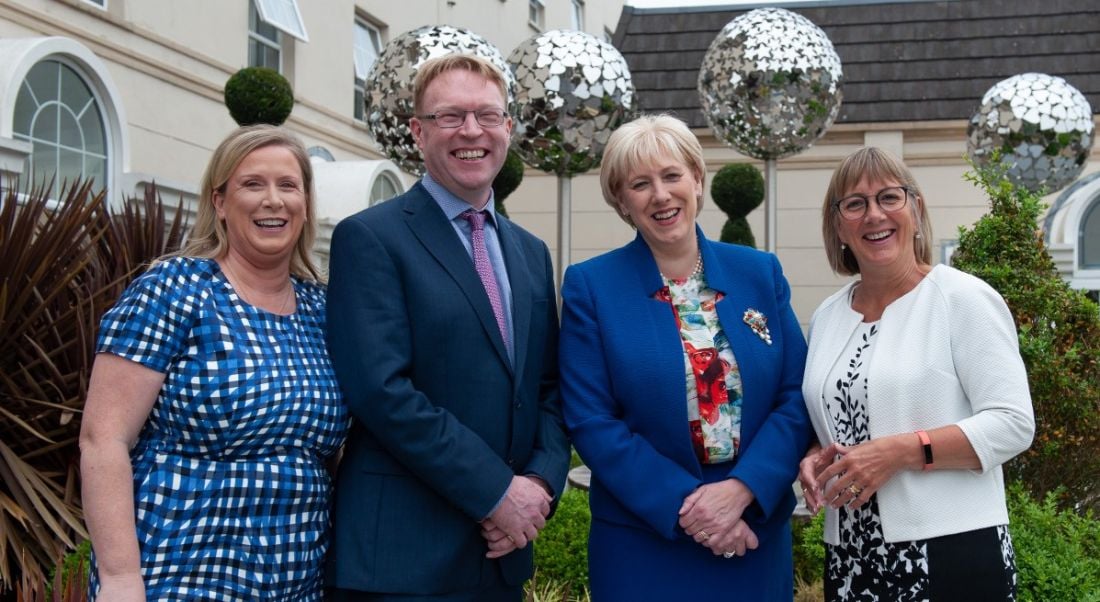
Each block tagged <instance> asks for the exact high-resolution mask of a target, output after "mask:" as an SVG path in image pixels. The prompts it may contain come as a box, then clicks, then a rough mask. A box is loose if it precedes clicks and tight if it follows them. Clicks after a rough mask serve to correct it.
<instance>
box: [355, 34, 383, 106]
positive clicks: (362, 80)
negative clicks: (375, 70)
mask: <svg viewBox="0 0 1100 602" xmlns="http://www.w3.org/2000/svg"><path fill="white" fill-rule="evenodd" d="M381 53H382V32H381V31H380V30H379V29H378V28H377V27H375V26H374V25H371V24H370V23H368V22H366V21H364V20H362V19H356V20H355V43H354V57H353V58H354V63H355V109H354V115H355V119H356V120H358V121H363V120H364V118H365V116H364V114H363V110H364V106H363V104H364V101H365V98H366V83H367V76H368V75H369V74H370V70H371V67H373V66H374V62H375V61H377V60H378V55H379V54H381Z"/></svg>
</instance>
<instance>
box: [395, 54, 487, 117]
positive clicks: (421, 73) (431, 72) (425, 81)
mask: <svg viewBox="0 0 1100 602" xmlns="http://www.w3.org/2000/svg"><path fill="white" fill-rule="evenodd" d="M455 70H463V71H469V72H471V73H474V74H476V75H480V76H481V77H484V78H485V79H487V80H489V81H490V82H492V83H494V84H496V86H497V87H498V88H500V98H501V99H502V100H503V101H504V103H505V104H507V103H508V89H507V88H508V84H507V83H506V82H505V81H504V74H503V73H501V72H500V69H498V68H497V66H496V65H494V64H492V63H490V62H489V61H487V60H485V59H483V58H481V57H479V56H474V55H471V54H457V53H453V54H448V55H445V56H441V57H436V58H434V59H429V60H426V61H424V62H423V63H422V64H421V65H420V66H419V67H417V69H416V76H415V77H414V78H413V111H415V112H416V113H417V114H419V113H420V110H421V109H422V108H423V107H422V106H421V103H423V101H424V92H425V91H426V90H427V89H428V86H429V85H430V84H431V83H432V82H433V81H435V79H436V78H437V77H439V76H440V75H443V74H444V73H447V72H448V71H455ZM504 109H505V110H507V107H504Z"/></svg>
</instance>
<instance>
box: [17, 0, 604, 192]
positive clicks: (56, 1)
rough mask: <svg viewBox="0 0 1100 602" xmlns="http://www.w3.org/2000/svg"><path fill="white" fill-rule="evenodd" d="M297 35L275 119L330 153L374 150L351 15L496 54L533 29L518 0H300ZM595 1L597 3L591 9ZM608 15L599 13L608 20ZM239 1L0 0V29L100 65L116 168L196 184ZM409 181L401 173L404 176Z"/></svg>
mask: <svg viewBox="0 0 1100 602" xmlns="http://www.w3.org/2000/svg"><path fill="white" fill-rule="evenodd" d="M298 4H299V7H300V8H301V11H302V16H303V20H304V21H305V24H306V29H307V33H308V36H309V42H308V43H301V42H297V41H291V40H292V38H289V36H284V37H285V38H286V39H287V40H288V41H287V42H286V43H285V44H284V48H286V49H288V50H289V52H286V53H285V54H284V75H286V76H287V77H288V79H289V80H290V82H291V85H292V86H293V88H294V91H295V99H296V104H295V107H294V112H293V113H292V114H291V116H290V119H289V120H288V122H287V125H288V126H289V127H290V128H291V129H293V130H295V131H296V132H298V133H299V134H300V135H301V136H302V138H303V139H304V140H305V142H306V143H307V144H308V145H315V144H316V145H321V146H324V147H326V148H328V149H329V150H330V151H331V152H332V153H333V155H334V156H335V157H336V159H337V160H356V159H378V158H381V154H380V153H379V152H378V150H377V149H376V147H375V146H374V143H373V141H372V140H371V139H370V136H369V133H368V131H367V129H366V127H365V126H364V125H363V124H362V123H358V122H356V121H354V120H353V119H352V109H353V105H352V103H353V97H354V96H353V95H354V89H353V78H352V72H353V67H352V53H351V49H352V36H353V22H354V18H355V17H356V15H359V16H362V17H365V18H367V19H368V20H370V21H372V22H374V23H375V24H376V25H378V26H380V28H381V29H382V30H383V34H384V38H385V39H386V40H387V41H388V40H389V39H391V38H392V37H395V36H397V35H400V34H401V33H403V32H405V31H408V30H410V29H414V28H416V27H419V26H422V25H426V24H442V23H446V24H450V25H455V26H458V27H466V28H469V29H471V30H473V31H474V32H476V33H478V34H481V35H483V36H484V37H486V38H487V39H488V40H489V41H490V42H492V43H494V44H496V45H497V46H498V47H499V48H500V49H501V52H503V53H504V54H505V56H507V54H508V53H509V52H511V50H512V48H514V47H515V46H516V45H517V44H519V42H521V41H522V40H524V39H526V38H528V37H530V36H531V35H534V34H535V33H536V32H535V30H534V29H532V28H531V27H529V26H528V24H527V6H528V5H527V1H526V0H450V1H448V0H438V1H436V0H431V1H428V0H403V1H400V2H390V1H388V0H371V1H365V0H325V1H323V2H320V1H316V0H300V1H299V2H298ZM588 4H589V5H590V10H589V12H591V13H592V14H593V15H596V14H597V13H598V14H599V15H612V14H613V15H614V20H613V21H611V22H610V23H605V22H604V20H603V19H602V18H597V17H596V16H589V18H588V21H589V22H588V25H589V26H588V27H587V29H588V30H589V31H591V32H593V33H595V34H599V33H601V32H602V31H603V28H604V26H605V25H606V26H607V27H610V28H614V27H615V24H616V22H617V19H618V13H619V12H620V11H621V8H622V2H621V0H601V1H600V2H595V1H593V0H589V2H588ZM592 6H595V7H598V9H599V10H598V11H594V10H592V9H591V7H592ZM570 18H571V17H570V12H569V4H568V3H567V2H565V1H564V0H547V6H546V26H547V28H564V27H568V26H569V23H570ZM609 18H610V17H609ZM247 31H248V4H247V2H245V0H233V1H228V0H185V1H179V0H108V10H107V11H103V10H100V9H98V8H96V7H94V6H91V5H88V4H86V3H84V2H82V1H81V0H0V36H3V37H27V36H65V37H69V38H72V39H74V40H76V41H78V42H80V43H81V44H84V45H85V46H87V47H88V48H90V49H91V50H92V52H94V53H95V54H96V55H97V56H99V57H100V58H101V59H103V61H104V62H105V63H106V65H107V69H108V71H109V72H110V75H111V77H112V78H113V79H114V81H115V83H116V85H117V87H118V89H119V90H120V93H121V96H122V104H123V105H124V108H125V111H126V116H127V120H128V125H129V134H130V141H131V149H130V164H129V165H126V166H123V170H124V171H128V172H129V171H132V172H143V173H148V174H152V175H153V176H156V177H158V178H160V179H169V180H174V181H178V182H183V183H187V182H191V183H193V184H196V185H197V182H198V179H199V177H200V175H201V172H202V169H203V167H204V166H205V164H206V161H207V159H208V158H209V156H210V152H211V151H212V150H213V147H214V146H215V145H216V144H217V143H218V141H220V139H221V138H222V137H223V136H224V135H225V133H226V132H228V131H229V130H231V129H232V128H233V127H234V126H235V124H234V123H233V121H232V119H231V118H230V117H229V114H228V111H227V110H226V108H225V106H224V103H223V100H222V89H223V86H224V85H225V81H226V80H227V79H228V78H229V76H230V75H232V74H233V73H234V72H235V71H236V70H237V69H239V68H241V67H243V66H244V65H245V63H246V62H247V53H248V43H247ZM408 180H409V181H410V182H411V181H412V178H411V177H410V178H408Z"/></svg>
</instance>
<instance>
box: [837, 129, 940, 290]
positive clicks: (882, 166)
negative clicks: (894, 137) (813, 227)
mask: <svg viewBox="0 0 1100 602" xmlns="http://www.w3.org/2000/svg"><path fill="white" fill-rule="evenodd" d="M864 178H867V179H870V180H879V181H883V182H885V181H893V182H897V183H898V184H900V185H902V186H904V187H906V188H907V189H908V190H909V192H910V193H911V194H912V195H913V197H914V198H913V199H912V201H913V202H910V203H909V207H910V210H911V211H912V212H913V220H914V221H915V222H916V223H917V234H920V235H921V237H920V238H918V239H915V240H914V241H913V254H914V255H915V256H916V259H917V263H920V264H924V265H931V264H932V221H931V219H930V218H929V217H928V207H927V206H926V203H925V202H924V194H923V193H921V190H920V186H918V185H917V181H916V179H914V178H913V173H912V172H911V171H909V168H908V167H906V166H905V163H902V161H901V159H899V158H897V157H895V156H894V155H893V154H891V153H889V152H887V151H885V150H882V149H881V148H876V147H873V146H867V147H864V148H861V149H859V150H857V151H856V152H854V153H852V154H850V155H848V156H847V157H845V158H844V160H843V161H841V162H840V165H839V166H837V168H836V171H834V172H833V177H832V179H831V180H830V181H829V187H828V188H827V189H826V190H825V201H824V203H823V204H822V206H821V236H822V238H823V239H824V240H825V255H826V257H828V259H829V266H830V267H832V268H833V271H834V272H836V273H837V274H841V275H844V276H853V275H855V274H858V273H859V262H857V261H856V257H855V255H853V254H852V251H851V249H842V248H841V246H840V245H841V243H840V235H839V233H838V232H837V230H838V229H839V223H840V222H839V220H841V219H843V218H841V217H840V213H839V212H838V211H837V210H836V202H837V201H838V200H839V199H840V198H841V196H842V195H844V194H845V193H847V192H848V191H849V190H851V189H852V188H855V187H856V186H857V185H859V182H860V181H861V180H863V179H864Z"/></svg>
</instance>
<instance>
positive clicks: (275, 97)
mask: <svg viewBox="0 0 1100 602" xmlns="http://www.w3.org/2000/svg"><path fill="white" fill-rule="evenodd" d="M225 106H226V107H227V108H228V109H229V115H230V116H231V117H233V121H236V122H237V124H238V125H242V126H243V125H254V124H257V123H269V124H271V125H282V124H283V122H284V121H286V118H287V117H289V116H290V111H291V110H293V109H294V91H293V90H292V89H291V88H290V82H288V81H287V80H286V78H285V77H283V76H282V75H281V74H280V73H279V72H278V71H276V70H274V69H269V68H267V67H245V68H244V69H241V70H240V71H238V72H236V73H234V74H233V75H232V76H231V77H230V78H229V80H228V81H226V82H225Z"/></svg>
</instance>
